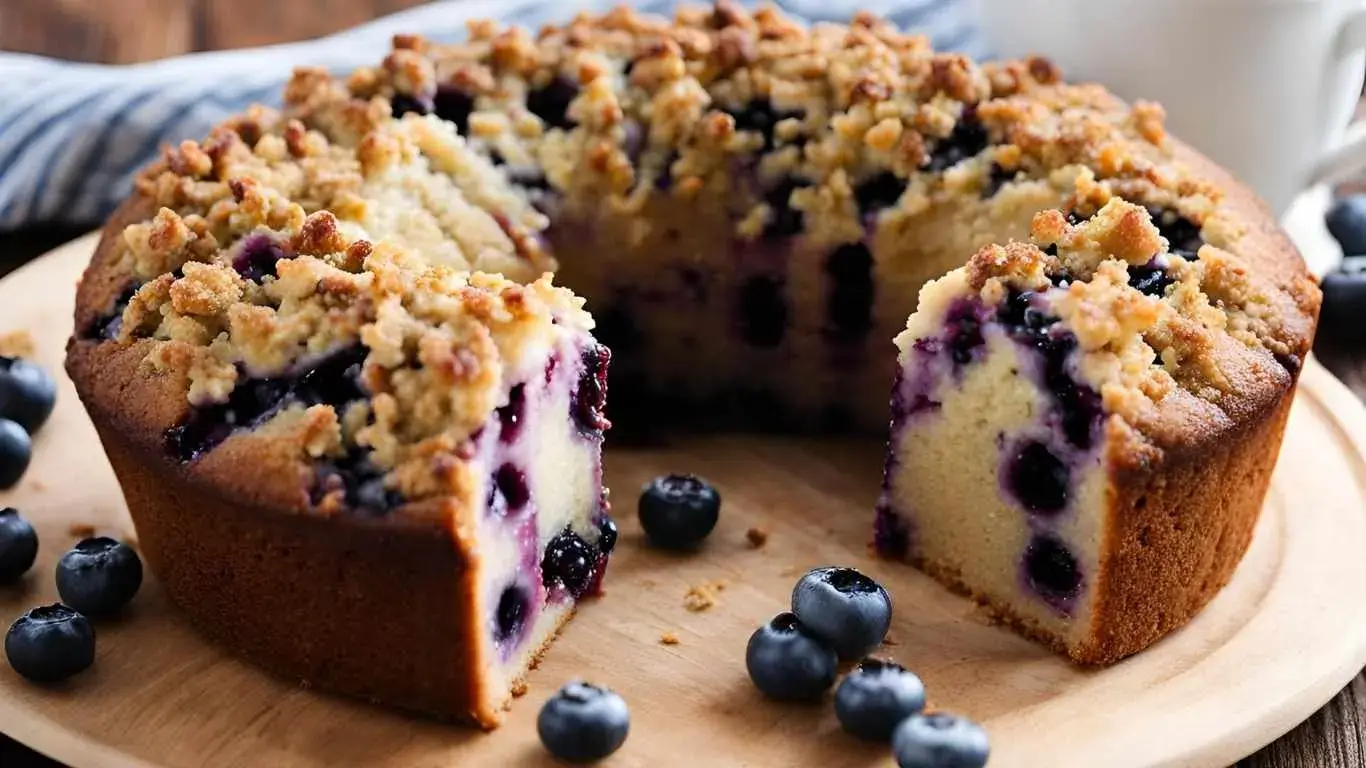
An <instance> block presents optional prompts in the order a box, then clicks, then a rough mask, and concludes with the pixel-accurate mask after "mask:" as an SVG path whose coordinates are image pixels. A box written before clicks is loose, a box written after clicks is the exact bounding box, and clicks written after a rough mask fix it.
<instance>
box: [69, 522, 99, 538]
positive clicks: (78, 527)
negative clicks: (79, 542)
mask: <svg viewBox="0 0 1366 768" xmlns="http://www.w3.org/2000/svg"><path fill="white" fill-rule="evenodd" d="M66 532H67V533H68V534H70V535H71V537H72V538H74V539H88V538H90V537H92V536H94V535H95V526H93V525H91V524H89V523H72V524H71V525H69V526H67V528H66Z"/></svg>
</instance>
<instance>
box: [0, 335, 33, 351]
mask: <svg viewBox="0 0 1366 768" xmlns="http://www.w3.org/2000/svg"><path fill="white" fill-rule="evenodd" d="M35 349H36V345H35V344H34V342H33V334H31V333H29V332H28V331H8V332H6V333H0V357H33V353H34V350H35Z"/></svg>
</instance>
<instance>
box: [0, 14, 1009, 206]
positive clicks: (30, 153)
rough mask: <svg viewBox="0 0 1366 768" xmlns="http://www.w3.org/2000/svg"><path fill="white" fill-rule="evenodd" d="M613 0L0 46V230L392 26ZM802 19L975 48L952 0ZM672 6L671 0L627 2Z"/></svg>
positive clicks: (97, 187) (101, 198)
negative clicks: (250, 34) (152, 48)
mask: <svg viewBox="0 0 1366 768" xmlns="http://www.w3.org/2000/svg"><path fill="white" fill-rule="evenodd" d="M620 4H621V0H445V1H444V2H436V3H432V4H429V5H423V6H419V7H417V8H413V9H410V10H407V11H403V12H400V13H396V14H394V15H392V16H386V17H384V18H382V19H379V20H376V21H374V22H371V23H369V24H366V25H365V26H362V27H357V28H356V29H352V30H349V31H347V32H342V33H340V34H336V35H332V36H330V37H325V38H322V39H319V40H312V41H308V42H303V43H292V44H288V45H278V46H270V47H267V48H256V49H250V50H238V51H224V52H218V53H200V54H192V55H188V56H181V57H178V58H173V59H166V60H162V61H155V62H150V63H146V64H134V65H125V66H103V65H93V64H75V63H70V62H63V61H58V60H55V59H49V58H44V57H41V56H29V55H22V54H6V53H0V232H3V231H5V230H12V229H17V228H19V227H23V226H26V225H30V224H36V223H46V222H61V223H67V224H91V223H95V222H98V221H99V220H100V219H101V218H103V217H104V216H105V215H107V214H108V213H109V212H110V211H111V210H113V208H114V207H115V206H116V205H117V204H118V202H119V201H120V200H122V199H123V198H124V197H125V196H126V195H127V194H128V191H129V190H130V189H131V184H132V179H133V177H134V175H135V174H136V172H137V170H138V169H139V168H141V167H142V166H143V165H145V164H146V163H148V162H149V161H151V160H152V159H154V158H155V156H156V154H157V152H158V150H159V148H160V146H161V145H163V144H167V143H172V144H173V143H177V142H180V141H182V140H184V139H187V138H200V137H202V136H204V135H205V134H207V133H208V130H209V128H210V127H212V126H213V125H214V124H216V123H218V122H219V121H221V120H223V119H224V118H226V117H228V116H229V115H231V114H233V113H235V112H239V111H241V110H242V109H243V108H245V107H246V106H247V105H249V104H251V103H253V102H259V103H264V104H272V105H278V104H279V99H280V89H281V86H282V85H283V83H284V82H285V81H286V80H287V79H288V78H289V75H290V72H291V71H292V69H293V68H294V67H295V66H298V65H304V64H308V65H315V66H323V67H327V68H328V69H331V70H334V71H336V72H339V73H341V72H346V71H349V70H352V69H354V68H356V67H359V66H364V65H369V64H374V63H376V62H378V61H379V60H380V58H382V57H383V55H384V53H385V52H387V51H388V48H389V41H390V38H391V37H392V36H393V35H394V34H395V33H398V32H418V33H421V34H423V35H426V36H428V37H430V38H433V39H436V40H441V41H450V40H456V39H458V38H459V37H461V36H462V35H463V34H464V33H465V22H466V21H467V20H469V19H475V18H497V19H502V20H504V21H507V22H510V23H514V24H521V25H524V26H528V27H531V28H533V29H534V28H536V27H538V26H540V25H541V24H544V23H546V22H554V21H564V20H567V19H569V18H570V17H571V16H573V14H575V13H577V12H579V11H584V10H588V11H597V12H601V11H605V10H608V9H610V8H611V7H613V6H616V5H620ZM778 4H779V5H781V6H783V7H784V8H785V9H786V10H787V11H788V12H789V13H791V14H793V15H795V16H799V17H802V18H805V19H807V20H810V21H845V20H848V18H849V17H850V16H851V15H852V14H853V12H854V10H855V9H857V8H867V9H869V10H872V11H874V12H877V13H881V14H882V15H884V16H886V17H887V18H889V19H891V20H892V21H894V22H896V23H897V24H899V25H900V26H902V27H903V28H906V29H913V30H917V31H920V32H923V33H925V34H928V35H929V36H930V38H931V39H932V40H933V41H934V43H935V45H936V47H938V48H940V49H943V50H955V51H962V52H964V53H967V54H970V55H974V56H982V55H983V54H984V53H985V50H984V44H983V41H982V38H981V37H980V35H979V34H978V32H977V30H976V27H975V25H974V24H973V20H972V18H971V16H970V14H969V12H968V10H967V4H966V3H964V2H961V0H854V1H853V2H849V1H848V0H780V1H779V3H778ZM635 5H637V6H638V7H639V8H640V9H641V10H643V11H647V12H650V13H666V14H667V13H669V12H670V10H671V9H672V6H673V5H674V2H673V0H645V1H644V2H637V3H635Z"/></svg>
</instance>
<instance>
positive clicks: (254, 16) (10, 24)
mask: <svg viewBox="0 0 1366 768" xmlns="http://www.w3.org/2000/svg"><path fill="white" fill-rule="evenodd" d="M420 2H422V0H289V2H279V0H117V2H110V0H62V2H60V3H56V2H52V0H0V50H7V51H26V52H32V53H41V54H46V55H51V56H60V57H63V58H68V59H77V60H81V61H97V62H109V63H123V62H133V61H144V60H148V59H154V58H160V57H165V56H172V55H176V54H181V53H188V52H192V51H200V50H214V49H221V48H235V47H244V46H252V45H266V44H270V43H278V42H285V41H290V40H300V39H306V38H309V37H315V36H318V35H323V34H327V33H329V32H333V31H336V30H339V29H344V28H346V27H349V26H353V25H355V24H358V23H361V22H363V21H365V20H366V19H370V18H374V17H375V16H378V15H383V14H385V13H391V12H393V11H396V10H400V9H402V8H406V7H409V6H413V5H417V4H419V3H420ZM92 224H93V223H92ZM86 229H88V227H80V228H63V227H42V228H34V229H30V230H25V231H21V232H18V233H0V276H3V275H4V274H5V273H7V272H9V271H11V270H13V269H14V268H16V267H18V266H19V265H21V264H23V263H24V262H25V261H27V260H29V259H31V258H33V257H35V256H38V255H39V254H42V253H44V252H46V251H48V250H50V249H51V248H53V247H55V246H56V245H59V244H61V243H63V242H65V241H67V240H70V239H73V238H75V237H76V236H78V235H80V234H82V233H83V232H84V231H85V230H86ZM1315 353H1316V354H1317V355H1318V356H1319V358H1320V359H1321V360H1322V361H1323V362H1324V363H1325V364H1326V365H1327V366H1328V368H1329V369H1331V370H1332V371H1333V372H1334V373H1336V374H1337V375H1338V377H1339V378H1341V379H1342V380H1343V381H1345V382H1346V383H1347V384H1348V386H1350V387H1351V388H1352V390H1353V391H1354V392H1356V393H1357V394H1358V395H1359V396H1361V397H1363V398H1366V349H1339V348H1333V347H1331V346H1329V345H1326V344H1324V343H1320V344H1318V345H1317V346H1316V347H1315ZM1360 609H1361V607H1360V606H1343V610H1360ZM1155 736H1156V735H1155ZM0 766H5V768H51V767H52V766H58V764H57V763H54V762H53V761H51V760H48V759H46V758H43V757H41V756H39V755H37V754H35V753H33V752H31V751H29V750H27V749H25V748H23V747H22V746H20V745H18V744H16V743H15V742H13V741H11V740H9V739H7V738H5V737H4V736H3V735H0ZM1239 768H1366V676H1358V677H1357V678H1356V679H1355V680H1354V681H1353V682H1352V684H1351V685H1350V686H1348V687H1347V688H1346V689H1345V690H1343V691H1342V693H1340V694H1338V696H1337V697H1336V698H1335V699H1333V701H1331V702H1329V704H1328V705H1326V706H1325V707H1324V708H1323V709H1321V710H1319V712H1318V713H1317V714H1315V715H1314V716H1313V717H1312V718H1310V719H1309V720H1308V721H1307V722H1305V723H1304V724H1302V725H1300V726H1299V727H1298V728H1296V729H1295V730H1294V731H1291V732H1290V733H1289V734H1287V735H1286V736H1284V737H1283V738H1281V739H1280V740H1278V741H1276V742H1275V743H1273V744H1271V745H1270V746H1268V747H1267V748H1266V749H1263V750H1262V751H1261V752H1259V753H1257V754H1256V755H1253V756H1252V757H1250V758H1248V759H1246V760H1244V761H1242V762H1241V763H1239Z"/></svg>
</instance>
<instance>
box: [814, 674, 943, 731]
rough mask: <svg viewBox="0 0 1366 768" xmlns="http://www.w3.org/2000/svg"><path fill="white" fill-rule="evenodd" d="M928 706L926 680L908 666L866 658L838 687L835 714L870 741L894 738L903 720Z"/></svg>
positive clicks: (843, 723) (849, 727)
mask: <svg viewBox="0 0 1366 768" xmlns="http://www.w3.org/2000/svg"><path fill="white" fill-rule="evenodd" d="M924 708H925V684H924V683H922V682H921V681H920V678H919V677H916V676H915V675H913V674H911V673H910V672H908V671H907V670H906V668H905V667H903V666H901V665H900V664H895V663H893V662H890V661H882V660H881V659H864V660H863V662H862V663H860V664H859V665H858V667H856V668H855V669H854V670H853V671H852V672H850V673H849V674H848V675H845V677H844V679H843V680H841V681H840V684H839V686H838V687H837V688H835V717H836V718H838V719H839V721H840V725H842V726H844V730H846V731H848V732H849V733H852V734H853V735H855V736H857V737H859V738H861V739H868V740H869V741H891V739H892V732H893V731H895V730H896V727H897V726H898V725H900V724H901V721H903V720H905V719H906V718H908V717H910V716H911V715H914V714H916V713H917V712H919V711H920V710H922V709H924Z"/></svg>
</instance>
